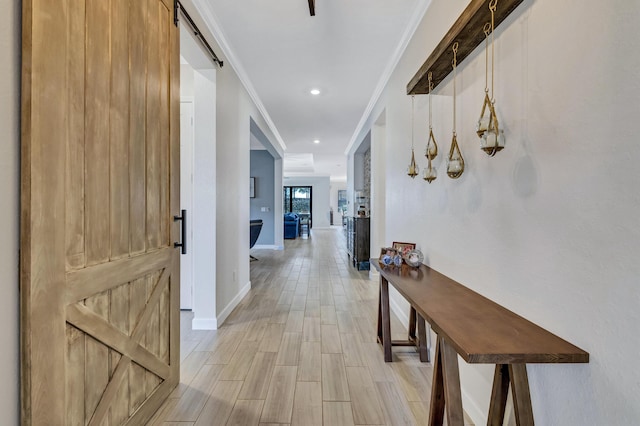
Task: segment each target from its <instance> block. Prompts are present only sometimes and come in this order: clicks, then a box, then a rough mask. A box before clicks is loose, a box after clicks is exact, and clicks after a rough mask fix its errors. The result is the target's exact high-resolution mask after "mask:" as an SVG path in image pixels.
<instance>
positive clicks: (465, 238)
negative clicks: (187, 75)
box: [362, 0, 640, 425]
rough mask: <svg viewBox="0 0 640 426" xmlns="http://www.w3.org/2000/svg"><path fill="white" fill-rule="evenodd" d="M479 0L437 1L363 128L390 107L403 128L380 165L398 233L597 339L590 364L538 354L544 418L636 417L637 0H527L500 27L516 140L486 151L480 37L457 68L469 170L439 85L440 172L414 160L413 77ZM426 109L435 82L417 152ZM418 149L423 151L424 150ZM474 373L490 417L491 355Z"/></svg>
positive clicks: (509, 301) (437, 261) (522, 304)
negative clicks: (424, 173)
mask: <svg viewBox="0 0 640 426" xmlns="http://www.w3.org/2000/svg"><path fill="white" fill-rule="evenodd" d="M467 4H468V1H467V0H433V2H432V3H431V5H430V7H429V10H428V11H427V14H426V15H425V18H424V20H423V22H422V23H421V25H420V27H419V28H418V30H417V32H416V34H415V35H414V38H413V41H412V42H411V43H410V45H409V47H408V48H407V50H406V52H405V54H404V56H403V58H402V60H401V62H400V63H399V65H398V67H397V69H396V70H395V72H394V74H393V76H392V78H391V80H390V82H389V84H388V86H387V88H386V90H385V92H384V93H383V94H382V96H381V98H380V100H379V101H378V104H377V105H376V107H375V108H374V111H373V112H372V114H371V117H370V118H369V124H368V126H367V127H366V128H365V129H363V131H362V133H363V134H364V133H366V132H367V131H368V130H369V129H370V128H371V127H372V126H373V122H374V121H375V120H376V118H377V117H378V116H379V114H380V112H382V111H383V110H384V109H386V140H388V141H394V142H393V144H388V145H387V146H386V152H385V155H386V158H387V161H386V169H385V170H382V173H384V175H385V181H386V217H387V219H386V237H387V239H400V240H407V239H408V240H410V241H416V242H417V243H418V244H419V245H420V246H421V247H422V249H423V251H424V252H425V254H426V256H427V257H428V263H429V264H430V265H431V266H432V267H434V268H435V269H437V270H439V271H441V272H443V273H445V274H446V275H449V276H450V277H452V278H454V279H456V280H458V281H460V282H461V283H463V284H465V285H466V286H468V287H470V288H472V289H474V290H475V291H478V292H479V293H481V294H484V295H486V296H488V297H489V298H491V299H493V300H494V301H496V302H498V303H500V304H502V305H504V306H505V307H507V308H509V309H511V310H513V311H515V312H516V313H518V314H520V315H522V316H524V317H526V318H528V319H530V320H532V321H533V322H535V323H537V324H539V325H541V326H542V327H544V328H546V329H548V330H549V331H551V332H553V333H555V334H557V335H559V336H561V337H563V338H565V339H567V340H569V341H570V342H572V343H574V344H576V345H578V346H580V347H582V348H583V349H585V350H587V351H588V352H590V355H591V362H590V363H589V364H580V365H578V364H576V365H530V366H529V367H528V372H529V381H530V385H531V397H532V403H533V409H534V414H535V419H536V423H537V424H541V425H583V424H589V425H605V424H607V425H614V424H615V425H628V424H636V423H637V422H638V419H640V400H639V399H638V395H639V394H640V370H639V369H638V368H636V363H637V359H636V358H637V355H638V353H640V334H639V333H638V332H637V328H638V324H639V323H640V309H638V307H639V306H640V288H639V287H638V277H640V262H638V257H639V255H640V226H639V223H640V222H639V221H638V210H639V209H640V197H639V196H638V194H639V192H638V185H639V184H640V167H639V166H638V159H639V158H640V144H639V143H638V135H639V134H640V120H638V117H640V50H639V49H638V48H637V40H638V37H639V32H638V28H637V23H638V22H639V21H640V3H638V2H631V1H624V0H617V1H612V2H599V1H595V0H588V1H584V2H576V1H571V0H535V1H533V0H525V1H524V2H523V4H522V5H521V6H520V7H519V8H518V9H517V10H516V11H515V12H514V13H513V14H512V15H511V16H510V17H509V18H508V19H507V21H505V22H504V23H503V25H502V26H501V27H500V28H498V30H497V32H496V55H497V57H496V59H497V63H496V98H497V108H498V114H499V116H500V118H501V124H502V125H503V127H504V129H505V133H506V138H507V146H506V148H505V150H504V151H503V152H501V153H499V154H498V155H497V156H496V157H495V158H489V157H487V156H486V155H485V154H484V153H483V152H482V151H480V149H479V144H478V138H477V137H476V136H475V132H474V127H475V122H476V120H477V118H478V115H479V113H480V107H481V103H482V96H483V88H484V54H483V51H482V49H480V50H478V51H476V52H475V53H474V54H473V55H472V56H471V57H469V58H468V59H467V60H466V61H465V62H463V63H462V64H461V66H460V68H459V74H458V77H459V80H458V88H459V98H458V103H459V105H458V134H459V143H460V144H461V149H462V154H463V156H464V158H465V161H466V164H467V170H466V172H465V174H464V175H463V176H462V177H461V178H460V179H458V180H451V179H449V178H447V177H446V176H445V170H444V167H443V157H444V155H443V153H446V151H447V150H448V148H449V144H450V141H451V119H450V118H448V119H447V118H446V116H449V117H450V116H451V109H450V108H451V104H450V101H447V99H439V100H438V101H437V102H436V103H437V108H439V111H438V112H437V113H436V115H435V116H434V120H435V121H434V127H435V129H436V138H437V140H438V143H439V144H440V152H441V156H440V157H439V159H438V160H437V161H436V164H437V166H438V174H439V176H438V179H437V180H436V181H435V182H433V183H432V184H431V185H428V184H427V183H426V182H424V181H423V180H422V179H420V178H416V179H415V180H411V179H410V178H409V177H407V176H406V174H405V170H406V167H407V165H408V162H409V156H410V135H411V132H410V130H411V129H410V122H411V121H410V120H411V101H410V98H409V97H408V96H406V84H407V83H408V81H409V80H410V79H411V78H412V77H413V75H414V73H415V72H416V70H417V69H418V68H419V67H420V65H421V64H422V63H423V62H424V60H425V59H426V56H427V55H428V54H429V52H430V51H431V50H432V49H433V48H434V47H435V45H436V44H437V43H438V42H439V41H440V39H441V37H442V36H443V35H444V33H445V32H446V31H447V30H448V29H449V27H450V26H451V24H452V23H453V22H454V21H455V20H456V19H457V17H458V16H459V15H460V13H461V12H462V10H463V9H464V8H465V7H466V6H467ZM498 7H500V4H499V3H498ZM451 92H452V84H451V79H449V80H447V81H446V82H445V84H444V86H443V87H439V88H438V90H437V94H438V95H440V96H441V97H443V98H449V99H450V95H451ZM426 111H427V110H426V97H425V96H420V97H417V98H416V113H417V114H419V115H417V116H418V117H422V118H423V119H421V120H416V127H415V129H416V135H422V136H420V137H419V138H418V137H417V138H416V140H417V141H418V139H419V143H420V144H421V145H420V148H419V150H420V153H422V150H423V149H424V146H423V145H424V143H425V142H426V131H427V120H426V117H427V116H426ZM417 143H418V142H417ZM418 161H420V166H421V167H424V166H425V165H426V160H425V158H424V156H422V155H421V156H420V157H419V160H418ZM375 173H376V170H374V174H375ZM399 216H401V217H403V220H401V221H400V220H394V218H397V217H399ZM461 377H462V387H463V391H464V392H465V409H466V410H467V411H468V412H469V413H470V414H471V415H472V416H473V417H474V420H475V422H476V424H482V423H484V422H486V419H483V418H484V417H485V416H486V413H487V408H488V400H489V396H490V393H491V380H492V368H491V367H490V366H470V365H467V364H465V363H464V362H462V364H461Z"/></svg>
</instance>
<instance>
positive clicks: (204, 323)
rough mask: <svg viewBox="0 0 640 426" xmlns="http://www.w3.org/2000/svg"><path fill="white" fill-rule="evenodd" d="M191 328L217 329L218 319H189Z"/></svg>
mask: <svg viewBox="0 0 640 426" xmlns="http://www.w3.org/2000/svg"><path fill="white" fill-rule="evenodd" d="M191 329H192V330H217V329H218V321H217V320H216V319H215V318H194V319H192V320H191Z"/></svg>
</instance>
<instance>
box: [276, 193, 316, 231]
mask: <svg viewBox="0 0 640 426" xmlns="http://www.w3.org/2000/svg"><path fill="white" fill-rule="evenodd" d="M283 189H284V192H283V199H284V204H283V211H284V212H285V213H297V214H298V216H300V225H301V226H304V225H307V226H308V227H309V229H311V228H312V227H313V220H312V219H313V218H312V215H311V212H312V211H313V197H312V193H313V187H311V186H285V187H283Z"/></svg>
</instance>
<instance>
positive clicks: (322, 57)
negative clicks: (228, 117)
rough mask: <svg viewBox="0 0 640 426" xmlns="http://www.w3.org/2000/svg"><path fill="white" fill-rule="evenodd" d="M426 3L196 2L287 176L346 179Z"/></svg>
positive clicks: (387, 0)
mask: <svg viewBox="0 0 640 426" xmlns="http://www.w3.org/2000/svg"><path fill="white" fill-rule="evenodd" d="M428 2H429V1H428V0H316V16H314V17H311V16H310V15H309V7H308V2H307V0H243V1H238V0H201V1H200V2H198V3H199V6H200V7H203V8H206V9H207V10H206V12H207V13H205V14H204V18H205V19H207V15H208V17H209V20H213V21H215V22H209V25H210V27H213V28H215V29H216V30H217V32H218V33H219V35H222V37H223V38H224V39H225V40H226V47H227V48H228V50H230V51H231V53H232V59H234V60H235V63H234V64H233V65H234V68H236V69H240V70H243V72H241V73H239V74H240V76H241V78H242V77H243V75H242V74H243V73H244V74H245V76H244V77H246V79H248V80H249V86H252V87H253V89H254V90H255V95H257V98H258V101H259V102H261V103H262V105H263V106H264V110H266V113H267V115H268V116H270V119H271V120H272V122H273V124H274V125H275V130H276V132H275V133H276V134H279V135H280V136H281V137H282V141H283V142H284V144H285V146H286V151H285V161H284V163H285V176H293V175H317V176H327V175H329V176H331V178H332V180H346V174H347V166H346V157H345V155H344V152H345V149H346V148H347V146H348V145H349V143H350V142H351V139H352V138H353V135H354V132H355V131H356V129H357V127H358V125H359V122H360V120H361V119H362V117H363V114H364V113H365V111H366V110H367V107H368V105H369V104H370V101H371V100H372V97H375V96H377V94H376V92H377V93H378V94H379V90H380V88H381V85H382V84H383V83H384V82H385V81H386V78H388V74H389V68H390V66H393V65H395V61H397V58H398V57H399V55H400V54H401V51H402V50H403V49H404V45H406V41H407V40H408V39H409V38H410V36H411V34H412V32H413V29H412V28H410V27H411V26H412V22H415V23H417V18H416V17H418V18H419V17H420V16H421V15H422V14H423V13H424V10H425V9H426V5H427V4H428ZM418 15H419V16H418ZM211 18H213V19H211ZM413 26H414V28H415V25H413ZM403 43H404V44H403ZM225 65H226V64H225ZM385 71H386V73H387V75H386V76H385ZM382 80H385V81H382ZM245 83H246V82H245ZM312 88H318V89H320V91H321V94H320V95H318V96H313V95H311V94H310V93H309V91H310V90H311V89H312ZM267 121H269V120H267ZM315 139H318V140H319V141H320V143H319V144H314V143H313V141H314V140H315ZM274 143H276V141H274ZM300 154H305V155H304V156H300ZM292 161H293V162H292Z"/></svg>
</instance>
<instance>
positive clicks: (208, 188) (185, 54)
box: [180, 22, 217, 330]
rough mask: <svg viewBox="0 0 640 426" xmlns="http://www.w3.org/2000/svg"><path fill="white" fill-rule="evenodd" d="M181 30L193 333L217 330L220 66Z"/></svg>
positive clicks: (186, 289) (185, 266) (185, 295)
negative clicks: (217, 152) (218, 79)
mask: <svg viewBox="0 0 640 426" xmlns="http://www.w3.org/2000/svg"><path fill="white" fill-rule="evenodd" d="M180 25H181V26H180V118H181V120H180V168H181V170H180V202H181V206H180V208H181V209H184V210H187V218H188V220H187V231H186V236H185V239H186V243H187V253H186V254H184V255H182V256H181V258H180V308H181V309H182V310H191V311H193V319H192V322H191V328H192V329H198V330H215V329H216V328H217V312H216V264H215V261H213V262H212V261H211V260H212V259H215V258H216V191H215V182H216V120H215V117H216V65H215V64H214V63H213V61H212V60H211V58H210V57H209V56H208V55H207V54H206V53H205V52H204V51H203V50H202V48H201V47H200V45H199V43H198V42H197V41H196V40H195V39H194V38H193V35H192V33H191V31H190V30H189V29H188V28H186V27H183V26H182V22H181V24H180Z"/></svg>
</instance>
